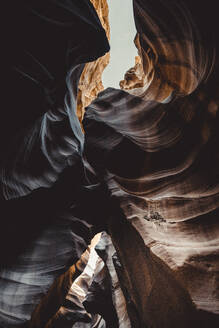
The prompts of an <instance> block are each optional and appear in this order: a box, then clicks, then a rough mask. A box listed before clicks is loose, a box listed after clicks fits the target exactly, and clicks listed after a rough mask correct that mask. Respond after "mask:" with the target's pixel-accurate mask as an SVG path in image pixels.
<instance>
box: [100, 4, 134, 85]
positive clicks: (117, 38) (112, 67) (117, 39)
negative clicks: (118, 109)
mask: <svg viewBox="0 0 219 328" xmlns="http://www.w3.org/2000/svg"><path fill="white" fill-rule="evenodd" d="M108 6H109V23H110V48H111V49H110V62H109V65H108V66H107V67H106V69H105V70H104V72H103V76H102V81H103V85H104V88H105V89H106V88H108V87H112V88H120V87H119V82H120V81H121V80H122V79H123V78H124V74H125V73H126V71H127V70H128V69H129V68H130V67H133V66H134V64H135V56H137V49H136V47H135V45H134V38H135V35H136V28H135V22H134V15H133V2H132V0H116V1H115V0H108Z"/></svg>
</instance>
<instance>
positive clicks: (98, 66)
mask: <svg viewBox="0 0 219 328" xmlns="http://www.w3.org/2000/svg"><path fill="white" fill-rule="evenodd" d="M90 1H91V3H92V4H93V6H94V8H95V9H96V11H97V13H98V16H99V18H100V21H101V24H102V26H103V28H104V29H105V31H106V35H107V37H108V39H109V38H110V26H109V9H108V4H107V1H106V0H90ZM109 60H110V53H109V52H108V53H106V54H105V55H104V56H103V57H100V58H98V59H97V60H95V61H94V62H91V63H87V64H86V65H85V68H84V70H83V73H82V75H81V79H80V82H79V86H78V98H77V116H78V118H79V120H80V122H82V119H83V116H84V109H85V107H87V106H88V105H90V103H91V102H92V100H94V99H95V98H96V97H97V95H98V93H99V92H100V91H102V90H103V89H104V87H103V83H102V73H103V71H104V69H105V67H106V66H107V65H108V63H109Z"/></svg>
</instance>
